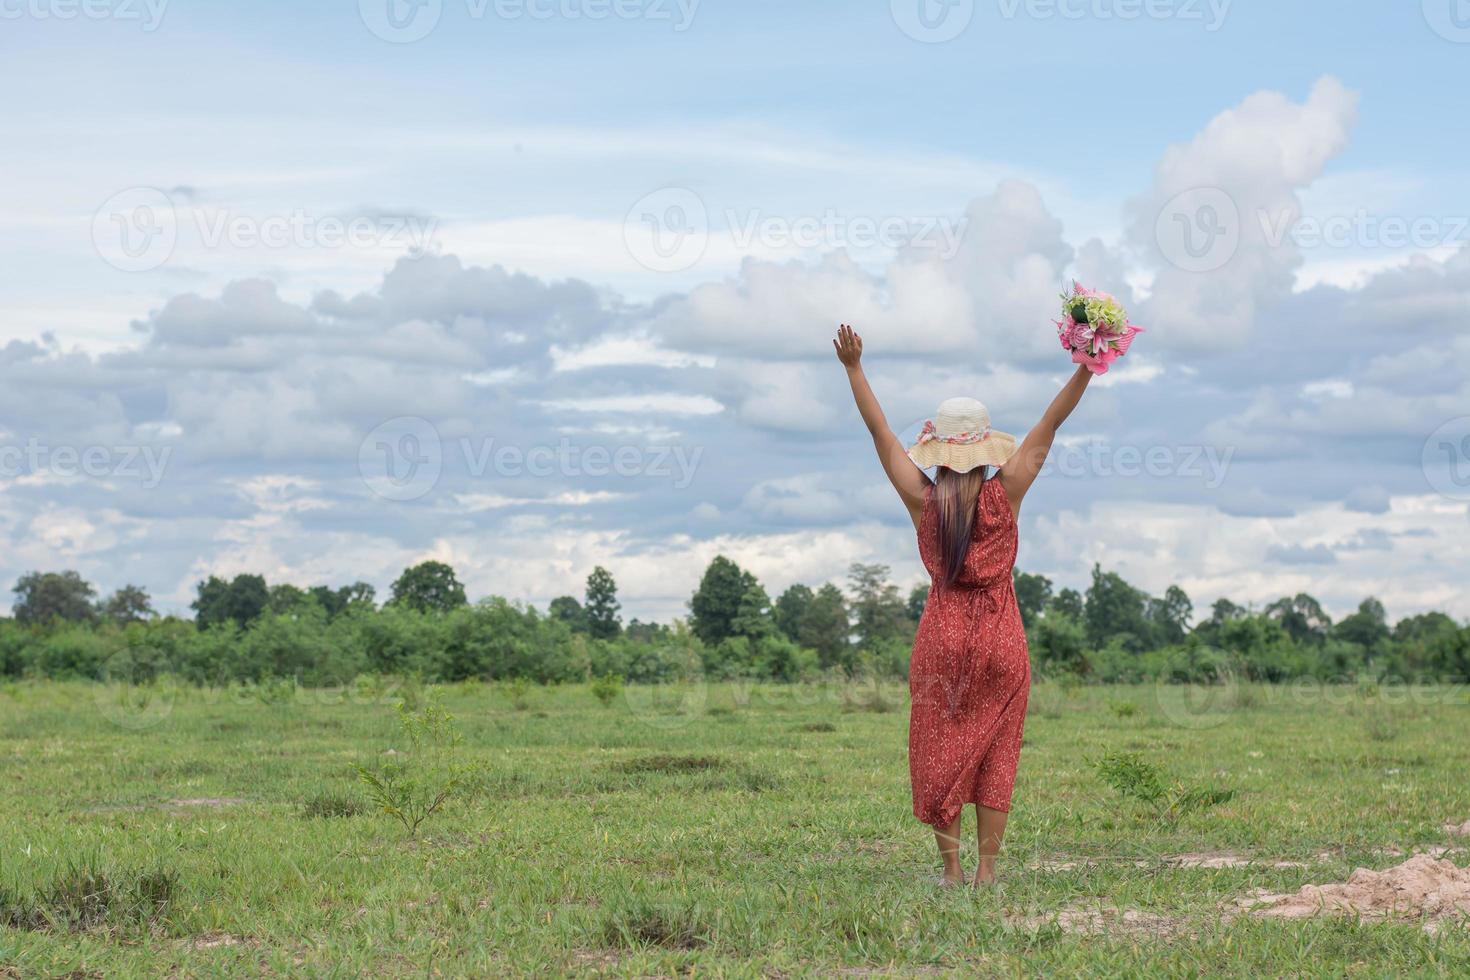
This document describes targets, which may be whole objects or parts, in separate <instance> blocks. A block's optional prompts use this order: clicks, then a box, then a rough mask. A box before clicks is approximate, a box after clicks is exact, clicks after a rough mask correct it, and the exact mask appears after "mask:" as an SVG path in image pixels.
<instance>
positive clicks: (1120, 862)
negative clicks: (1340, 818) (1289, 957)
mask: <svg viewBox="0 0 1470 980" xmlns="http://www.w3.org/2000/svg"><path fill="white" fill-rule="evenodd" d="M1333 859H1334V855H1332V854H1330V853H1328V852H1326V851H1322V852H1319V853H1317V854H1314V855H1312V857H1311V859H1310V860H1286V859H1272V858H1260V857H1252V856H1250V855H1249V854H1240V853H1236V852H1232V851H1212V852H1201V853H1196V854H1167V855H1163V856H1161V857H1157V858H1076V859H1062V860H1042V861H1031V862H1027V864H1026V868H1027V870H1031V871H1075V870H1077V869H1078V868H1098V867H1106V866H1113V867H1119V866H1121V867H1133V868H1157V867H1161V866H1162V867H1166V868H1201V869H1206V870H1213V869H1221V868H1307V867H1311V865H1312V863H1313V862H1322V861H1331V860H1333Z"/></svg>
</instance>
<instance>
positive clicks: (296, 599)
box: [266, 583, 316, 615]
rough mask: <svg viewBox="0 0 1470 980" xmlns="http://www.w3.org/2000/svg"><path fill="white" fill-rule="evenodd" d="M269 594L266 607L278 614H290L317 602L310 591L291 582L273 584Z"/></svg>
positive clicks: (268, 591)
mask: <svg viewBox="0 0 1470 980" xmlns="http://www.w3.org/2000/svg"><path fill="white" fill-rule="evenodd" d="M267 595H268V596H269V598H268V599H267V601H266V608H267V609H269V610H270V611H271V612H273V613H276V614H278V615H282V614H284V615H290V614H292V613H295V612H297V611H299V610H300V609H301V608H302V607H304V606H309V605H314V604H315V603H316V600H315V599H314V598H313V597H312V595H311V593H310V592H307V591H306V590H305V589H303V588H300V587H298V586H295V585H291V584H289V583H283V584H281V585H272V586H271V587H270V589H269V590H267Z"/></svg>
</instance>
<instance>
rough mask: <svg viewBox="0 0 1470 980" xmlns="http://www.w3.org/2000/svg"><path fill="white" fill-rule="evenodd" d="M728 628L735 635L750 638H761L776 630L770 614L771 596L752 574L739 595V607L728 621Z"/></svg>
mask: <svg viewBox="0 0 1470 980" xmlns="http://www.w3.org/2000/svg"><path fill="white" fill-rule="evenodd" d="M730 629H731V631H732V632H733V633H734V634H735V635H736V636H743V637H746V638H747V639H750V640H761V639H764V638H766V637H768V636H771V635H772V634H774V633H775V632H776V623H775V620H774V619H773V618H772V616H771V597H770V596H768V595H767V594H766V590H765V589H764V588H763V587H762V586H761V584H760V583H759V582H757V581H756V580H755V578H754V576H752V577H751V578H750V582H749V584H748V585H746V587H745V594H744V595H742V596H741V597H740V608H739V609H738V610H736V612H735V618H734V619H733V620H732V621H731V622H730Z"/></svg>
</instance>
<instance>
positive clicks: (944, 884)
mask: <svg viewBox="0 0 1470 980" xmlns="http://www.w3.org/2000/svg"><path fill="white" fill-rule="evenodd" d="M964 881H965V872H964V871H962V870H961V869H959V868H956V869H954V870H953V871H946V872H944V874H942V875H940V877H939V887H940V888H953V887H955V886H956V885H960V884H963V883H964Z"/></svg>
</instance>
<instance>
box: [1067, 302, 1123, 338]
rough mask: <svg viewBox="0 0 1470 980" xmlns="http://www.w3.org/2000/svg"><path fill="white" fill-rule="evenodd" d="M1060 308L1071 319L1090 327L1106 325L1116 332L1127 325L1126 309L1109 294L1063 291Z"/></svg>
mask: <svg viewBox="0 0 1470 980" xmlns="http://www.w3.org/2000/svg"><path fill="white" fill-rule="evenodd" d="M1062 308H1063V309H1064V310H1065V311H1066V312H1067V314H1068V315H1070V316H1071V317H1072V319H1073V320H1075V321H1077V322H1078V323H1086V324H1088V325H1090V326H1092V327H1097V326H1099V325H1106V326H1108V327H1110V328H1112V330H1113V331H1114V332H1116V331H1121V330H1122V329H1123V328H1124V327H1126V326H1128V311H1127V310H1125V309H1123V307H1122V306H1121V305H1119V303H1118V301H1117V300H1115V299H1113V298H1112V297H1111V296H1083V295H1081V294H1079V293H1063V294H1062Z"/></svg>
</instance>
